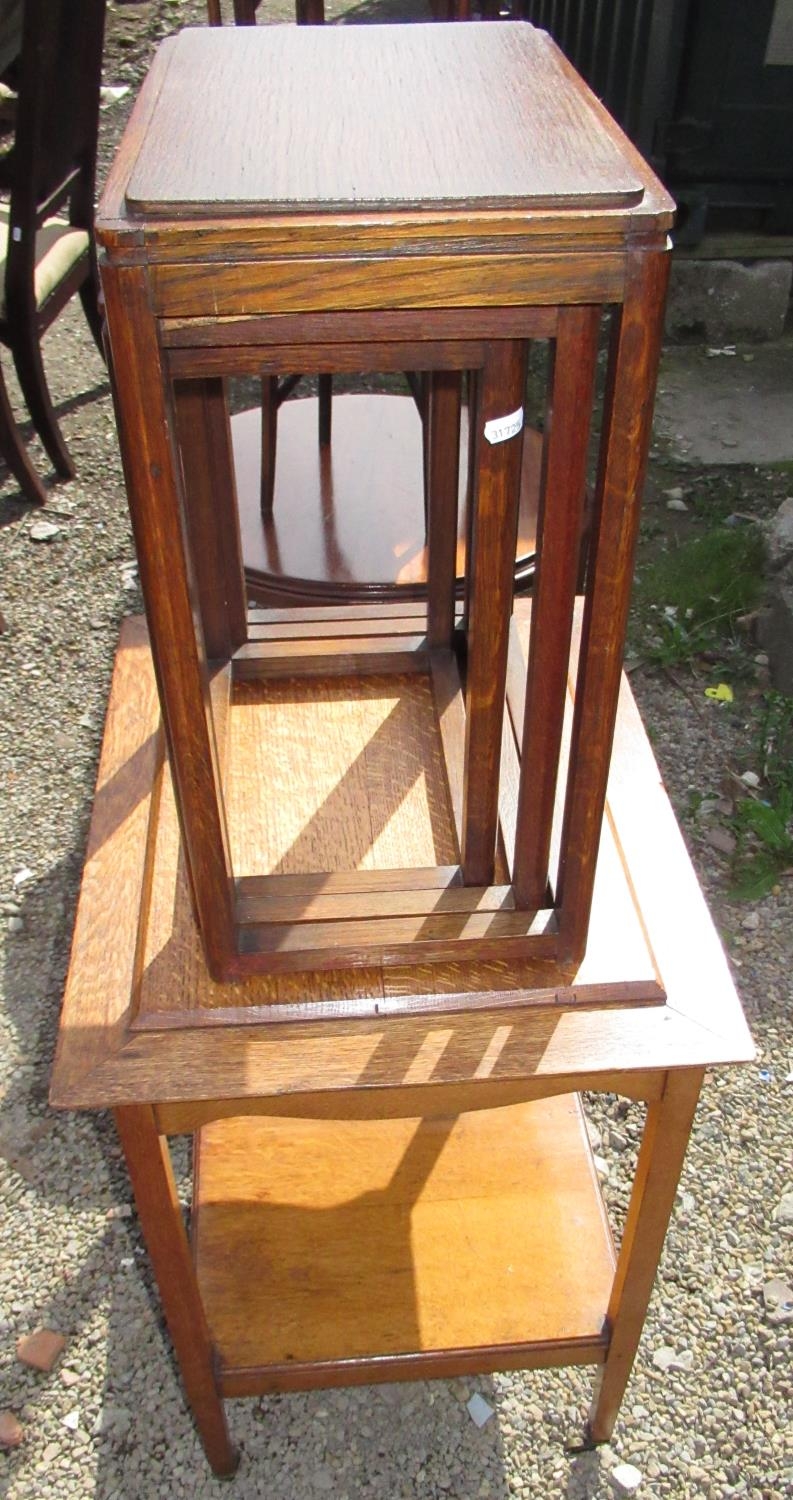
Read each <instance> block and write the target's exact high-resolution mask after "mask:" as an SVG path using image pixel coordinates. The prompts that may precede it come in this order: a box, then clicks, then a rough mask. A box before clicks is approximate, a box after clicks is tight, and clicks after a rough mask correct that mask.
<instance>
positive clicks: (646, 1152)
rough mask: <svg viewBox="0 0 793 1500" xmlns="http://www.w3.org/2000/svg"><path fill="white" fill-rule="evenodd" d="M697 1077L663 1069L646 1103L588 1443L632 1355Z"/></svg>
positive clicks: (602, 1430) (610, 1422) (618, 1391)
mask: <svg viewBox="0 0 793 1500" xmlns="http://www.w3.org/2000/svg"><path fill="white" fill-rule="evenodd" d="M703 1077H704V1070H703V1069H702V1068H687V1069H686V1070H685V1071H684V1072H680V1073H667V1075H666V1082H665V1085H664V1091H663V1093H662V1095H661V1097H660V1099H657V1100H655V1101H654V1102H653V1103H651V1104H649V1105H648V1107H647V1120H646V1122H645V1126H644V1134H643V1136H642V1144H641V1150H640V1152H639V1160H638V1163H637V1166H636V1177H635V1180H634V1184H633V1192H632V1193H631V1201H630V1207H629V1209H628V1218H627V1222H626V1225H625V1233H624V1235H623V1238H622V1246H621V1249H620V1254H619V1259H618V1261H617V1270H616V1274H615V1276H614V1285H613V1287H612V1291H611V1301H610V1304H609V1310H608V1321H609V1325H610V1328H611V1338H610V1341H609V1350H608V1354H607V1356H606V1362H605V1364H604V1366H603V1370H602V1372H601V1376H600V1381H599V1385H598V1390H597V1393H596V1395H595V1399H594V1402H593V1404H592V1408H591V1411H590V1414H589V1436H590V1438H591V1439H592V1441H593V1442H594V1443H605V1442H607V1441H608V1439H609V1438H610V1437H611V1433H612V1431H613V1428H614V1423H615V1421H616V1420H617V1414H618V1412H619V1408H620V1402H621V1401H622V1397H623V1395H624V1393H625V1387H626V1385H627V1383H628V1376H629V1375H630V1372H631V1369H632V1367H633V1361H634V1359H635V1357H636V1350H637V1348H638V1344H639V1339H640V1337H641V1332H642V1328H643V1326H644V1320H645V1317H646V1314H647V1305H648V1303H649V1300H650V1293H651V1292H652V1289H653V1283H654V1281H655V1275H656V1272H657V1270H658V1262H659V1260H660V1258H661V1251H662V1249H663V1245H664V1239H665V1236H666V1231H667V1227H668V1224H669V1218H670V1215H671V1212H672V1208H673V1206H674V1201H675V1194H676V1192H677V1184H678V1181H679V1179H680V1171H681V1168H682V1166H683V1158H684V1156H685V1154H686V1148H687V1146H688V1139H689V1135H690V1134H691V1125H692V1122H693V1119H694V1111H695V1109H696V1107H697V1100H698V1098H699V1093H700V1089H701V1087H702V1079H703Z"/></svg>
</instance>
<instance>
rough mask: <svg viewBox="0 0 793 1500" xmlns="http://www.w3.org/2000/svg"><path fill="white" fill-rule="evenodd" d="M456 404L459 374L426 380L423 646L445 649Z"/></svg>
mask: <svg viewBox="0 0 793 1500" xmlns="http://www.w3.org/2000/svg"><path fill="white" fill-rule="evenodd" d="M461 398H462V383H461V376H460V372H459V371H458V370H435V371H433V372H432V373H431V374H430V375H429V377H428V400H427V420H426V423H425V446H426V447H427V448H428V449H429V465H428V468H429V483H428V486H427V488H428V496H427V501H428V506H427V520H428V525H427V541H428V551H429V562H428V567H427V640H428V643H429V645H430V646H445V647H447V648H448V647H451V644H452V636H453V635H454V609H455V584H456V581H457V500H458V490H459V485H460V407H461Z"/></svg>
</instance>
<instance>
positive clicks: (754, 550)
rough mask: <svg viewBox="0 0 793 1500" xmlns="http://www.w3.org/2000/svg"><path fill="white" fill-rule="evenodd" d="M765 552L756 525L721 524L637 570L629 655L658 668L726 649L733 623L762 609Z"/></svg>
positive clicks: (732, 643) (732, 638)
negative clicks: (730, 525)
mask: <svg viewBox="0 0 793 1500" xmlns="http://www.w3.org/2000/svg"><path fill="white" fill-rule="evenodd" d="M764 557H765V547H764V543H763V538H762V535H761V533H760V532H759V530H758V529H757V528H756V527H754V526H735V527H726V526H719V527H716V528H714V529H713V530H711V531H708V532H705V533H704V534H702V535H700V536H695V537H692V538H690V539H688V540H686V541H683V542H681V543H679V544H678V545H672V546H671V547H670V548H669V550H668V551H666V552H664V553H663V554H662V555H661V556H660V557H657V558H656V559H655V560H654V561H653V562H651V563H649V564H648V565H647V566H645V567H644V568H642V569H641V571H640V572H639V574H638V575H637V580H636V587H635V592H634V622H635V624H634V649H635V650H636V651H637V652H638V654H640V655H641V656H642V657H643V658H644V660H645V661H648V662H650V663H654V664H656V665H659V666H674V665H678V664H680V663H682V662H692V661H693V660H694V659H695V658H696V657H697V656H699V655H702V654H703V653H704V652H714V651H716V652H717V653H719V652H721V651H725V650H727V649H728V648H729V647H730V646H731V645H734V642H735V632H736V621H737V620H738V618H739V617H740V616H741V615H745V614H749V613H751V611H752V610H753V609H755V608H756V607H757V605H758V604H759V603H760V600H761V598H762V593H763V562H764Z"/></svg>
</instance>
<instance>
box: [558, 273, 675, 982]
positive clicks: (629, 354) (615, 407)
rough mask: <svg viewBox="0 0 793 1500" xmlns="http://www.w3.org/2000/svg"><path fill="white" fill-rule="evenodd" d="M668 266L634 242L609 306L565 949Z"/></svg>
mask: <svg viewBox="0 0 793 1500" xmlns="http://www.w3.org/2000/svg"><path fill="white" fill-rule="evenodd" d="M668 276H669V256H668V254H666V253H665V252H661V253H659V252H656V251H652V252H650V251H641V250H636V251H633V252H632V253H631V255H630V256H629V257H628V266H627V273H626V285H625V300H624V302H623V304H622V306H621V307H620V308H617V309H616V310H615V312H614V315H613V325H612V341H611V351H610V358H609V370H608V377H607V384H606V393H605V400H604V405H603V422H602V437H601V454H600V465H599V473H598V482H597V489H596V495H595V505H594V508H593V517H592V540H591V553H590V563H589V577H588V582H587V594H586V602H585V606H584V623H583V632H582V641H581V656H580V665H579V669H578V677H577V681H576V697H575V714H574V717H573V733H572V743H571V746H570V767H571V770H570V776H569V779H568V786H567V795H566V798H565V811H564V820H563V827H562V845H561V851H560V856H559V877H558V882H557V892H556V899H557V906H559V908H560V911H559V945H560V956H561V957H563V958H581V957H582V956H583V953H584V950H585V948H586V935H587V927H588V925H589V912H590V907H591V904H592V889H593V886H594V880H595V866H596V864H597V850H598V844H599V841H600V828H601V820H602V813H603V806H604V803H605V798H606V783H607V780H608V769H609V761H610V759H611V740H612V733H613V727H614V720H615V717H616V711H617V698H618V695H619V688H620V676H621V671H622V652H623V648H624V643H625V629H626V626H627V620H628V605H629V602H630V579H631V575H632V573H633V559H634V552H635V549H636V540H637V537H638V528H639V504H640V500H641V493H642V486H643V483H644V474H645V469H646V466H647V455H648V452H649V447H650V432H651V426H652V413H653V396H654V393H655V382H656V375H657V368H658V356H659V352H660V347H661V337H662V334H663V318H664V302H665V296H666V283H667V278H668Z"/></svg>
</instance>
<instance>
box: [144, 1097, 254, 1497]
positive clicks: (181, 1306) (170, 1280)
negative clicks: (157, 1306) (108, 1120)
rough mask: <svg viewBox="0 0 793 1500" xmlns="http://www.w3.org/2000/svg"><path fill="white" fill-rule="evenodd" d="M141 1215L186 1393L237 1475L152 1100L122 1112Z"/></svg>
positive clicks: (221, 1461) (214, 1454)
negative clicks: (151, 1105)
mask: <svg viewBox="0 0 793 1500" xmlns="http://www.w3.org/2000/svg"><path fill="white" fill-rule="evenodd" d="M115 1121H116V1128H117V1130H118V1133H119V1136H120V1137H121V1144H122V1147H123V1149H124V1155H125V1157H126V1161H127V1168H128V1171H129V1175H130V1179H131V1182H132V1188H133V1191H134V1194H135V1202H136V1204H137V1207H138V1217H139V1219H140V1226H141V1230H142V1232H143V1238H144V1240H145V1241H146V1247H147V1249H148V1252H149V1256H150V1258H151V1263H152V1268H153V1270H154V1275H155V1277H156V1280H157V1286H158V1288H159V1293H160V1300H161V1302H162V1306H163V1311H164V1313H165V1319H166V1322H167V1324H168V1329H169V1331H170V1335H171V1338H172V1340H173V1346H174V1349H175V1351H176V1358H177V1361H178V1364H179V1369H180V1371H181V1375H182V1380H183V1382H184V1388H185V1392H186V1394H187V1399H188V1401H189V1403H190V1407H191V1409H192V1412H193V1416H194V1418H195V1423H196V1426H197V1428H198V1432H199V1436H200V1438H201V1442H202V1443H203V1446H204V1451H205V1453H206V1456H207V1458H208V1460H209V1462H210V1464H211V1465H212V1468H213V1469H214V1471H215V1473H216V1474H219V1475H227V1474H233V1473H234V1470H235V1469H236V1467H237V1462H238V1454H237V1453H236V1452H235V1449H234V1447H233V1446H232V1443H231V1439H230V1437H229V1431H228V1427H227V1425H226V1414H225V1411H224V1409H223V1402H222V1401H221V1399H220V1394H219V1392H218V1386H217V1381H216V1378H215V1368H214V1361H215V1356H214V1350H213V1348H212V1340H211V1338H210V1334H209V1328H208V1326H207V1321H206V1315H205V1313H204V1308H203V1304H202V1302H201V1295H200V1293H199V1290H198V1283H197V1281H196V1274H195V1267H194V1265H193V1258H192V1256H191V1254H190V1246H189V1245H188V1243H187V1234H186V1233H185V1227H184V1224H183V1222H182V1211H181V1208H180V1206H179V1200H178V1198H177V1195H176V1184H175V1183H174V1179H173V1171H172V1168H171V1156H170V1152H169V1150H168V1142H167V1140H166V1139H165V1137H164V1136H162V1135H160V1134H159V1132H158V1130H157V1126H156V1124H155V1120H154V1112H153V1110H152V1109H151V1107H150V1106H149V1105H145V1104H138V1105H127V1106H125V1107H124V1108H122V1109H117V1110H116V1111H115Z"/></svg>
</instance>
